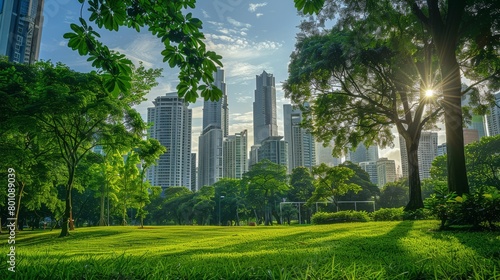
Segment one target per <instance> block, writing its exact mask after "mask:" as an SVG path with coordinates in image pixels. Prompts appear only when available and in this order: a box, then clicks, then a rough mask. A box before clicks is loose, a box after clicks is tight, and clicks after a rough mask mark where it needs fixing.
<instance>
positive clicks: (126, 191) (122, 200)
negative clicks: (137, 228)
mask: <svg viewBox="0 0 500 280" xmlns="http://www.w3.org/2000/svg"><path fill="white" fill-rule="evenodd" d="M139 163H140V159H139V155H138V154H137V153H135V152H133V151H131V152H129V153H128V154H126V155H124V159H123V164H121V165H120V167H121V168H120V169H119V172H120V178H119V179H118V185H119V186H120V191H119V192H118V199H119V200H118V203H119V205H120V206H121V209H122V210H121V214H122V215H121V216H122V222H121V224H122V225H123V226H126V225H127V224H128V223H127V210H128V209H129V208H132V207H133V206H135V205H134V204H135V203H137V201H135V199H134V198H136V196H137V194H138V192H139V185H140V177H139V169H138V168H137V165H138V164H139ZM130 218H132V217H130Z"/></svg>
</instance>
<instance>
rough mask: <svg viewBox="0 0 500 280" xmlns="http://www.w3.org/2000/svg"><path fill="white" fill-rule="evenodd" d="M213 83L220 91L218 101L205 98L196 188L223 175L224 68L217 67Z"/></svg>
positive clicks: (225, 109)
mask: <svg viewBox="0 0 500 280" xmlns="http://www.w3.org/2000/svg"><path fill="white" fill-rule="evenodd" d="M214 80H215V81H214V84H215V86H216V87H217V88H219V89H220V90H221V91H222V97H221V98H220V99H219V100H218V101H210V100H205V102H204V104H203V130H202V133H201V135H200V138H199V142H198V159H199V161H198V189H200V188H201V187H203V186H210V185H213V184H214V183H215V182H217V181H218V180H219V179H221V178H222V177H223V147H222V143H223V141H224V137H226V136H227V135H228V106H227V93H226V82H225V78H224V70H223V69H220V68H218V69H217V72H216V73H215V74H214Z"/></svg>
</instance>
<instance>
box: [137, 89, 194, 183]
mask: <svg viewBox="0 0 500 280" xmlns="http://www.w3.org/2000/svg"><path fill="white" fill-rule="evenodd" d="M153 104H154V105H155V107H150V108H148V122H149V123H152V126H151V127H150V128H149V137H151V138H154V139H156V140H158V141H159V142H160V143H161V144H162V145H163V146H164V147H165V148H166V149H167V151H166V152H165V153H164V154H163V155H161V156H160V158H159V159H158V161H157V163H156V165H153V166H151V167H150V168H149V170H148V171H147V178H148V180H149V181H150V182H151V184H152V185H153V186H161V187H162V188H163V189H165V188H168V187H172V186H184V187H186V188H190V186H191V169H192V167H191V126H192V111H191V109H189V108H188V104H187V102H185V101H184V99H182V98H179V97H178V95H177V93H176V92H171V93H167V94H166V95H165V96H159V97H157V98H156V99H155V100H154V101H153Z"/></svg>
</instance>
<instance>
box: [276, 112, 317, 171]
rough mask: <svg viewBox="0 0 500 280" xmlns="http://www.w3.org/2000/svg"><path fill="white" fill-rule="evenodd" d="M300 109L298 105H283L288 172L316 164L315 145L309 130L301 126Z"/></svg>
mask: <svg viewBox="0 0 500 280" xmlns="http://www.w3.org/2000/svg"><path fill="white" fill-rule="evenodd" d="M301 122H302V111H301V110H300V109H299V108H298V106H293V105H291V104H284V105H283V125H284V130H285V141H286V142H287V143H288V172H289V173H291V172H292V170H293V169H294V168H296V167H299V166H302V167H307V168H309V169H311V168H312V167H313V166H314V165H316V145H315V142H314V138H313V136H312V135H311V133H310V132H309V131H307V130H306V129H304V128H302V127H301V126H300V123H301Z"/></svg>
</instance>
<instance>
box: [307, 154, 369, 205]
mask: <svg viewBox="0 0 500 280" xmlns="http://www.w3.org/2000/svg"><path fill="white" fill-rule="evenodd" d="M312 174H313V176H314V185H315V190H314V193H313V196H312V197H311V198H310V199H309V201H308V202H309V204H311V203H315V202H319V201H333V202H334V203H336V201H337V197H338V196H342V195H345V194H346V193H347V192H348V191H354V192H356V193H357V192H358V191H360V190H361V187H360V186H358V185H356V184H354V183H349V182H348V181H349V180H350V179H351V178H352V177H353V176H354V175H355V172H354V171H353V170H352V169H349V168H347V167H340V166H334V167H329V166H327V165H326V164H324V163H322V164H321V165H318V166H315V167H313V171H312Z"/></svg>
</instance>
